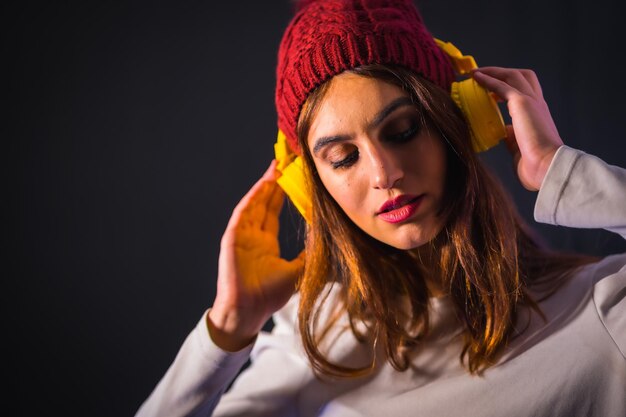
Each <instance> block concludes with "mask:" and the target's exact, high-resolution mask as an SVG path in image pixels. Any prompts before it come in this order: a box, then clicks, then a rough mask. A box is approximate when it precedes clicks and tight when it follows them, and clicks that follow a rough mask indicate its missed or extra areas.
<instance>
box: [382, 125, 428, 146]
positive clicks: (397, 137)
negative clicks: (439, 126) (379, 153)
mask: <svg viewBox="0 0 626 417" xmlns="http://www.w3.org/2000/svg"><path fill="white" fill-rule="evenodd" d="M419 130H420V128H419V125H418V124H417V123H416V122H412V123H411V126H410V127H409V128H408V129H406V130H403V131H401V132H399V133H394V134H390V135H389V136H387V140H388V141H389V142H393V143H404V142H408V141H410V140H411V139H413V138H414V137H415V136H416V135H417V134H418V133H419Z"/></svg>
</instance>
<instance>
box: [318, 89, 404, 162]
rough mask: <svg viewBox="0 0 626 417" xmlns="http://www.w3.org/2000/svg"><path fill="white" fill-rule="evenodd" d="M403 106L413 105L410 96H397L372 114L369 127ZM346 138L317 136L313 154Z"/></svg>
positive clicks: (379, 122)
mask: <svg viewBox="0 0 626 417" xmlns="http://www.w3.org/2000/svg"><path fill="white" fill-rule="evenodd" d="M404 106H413V101H412V100H411V98H410V97H398V98H397V99H395V100H393V101H392V102H391V103H389V104H387V105H386V106H385V107H384V108H383V109H382V110H381V111H379V112H378V114H376V116H374V119H373V120H372V122H371V123H370V127H376V126H378V125H379V124H381V123H382V122H383V120H385V119H386V118H387V116H389V115H390V114H391V113H393V112H394V111H396V110H397V109H398V108H400V107H404ZM347 139H348V138H347V137H346V136H341V135H337V136H324V137H321V138H317V139H316V140H315V145H314V146H313V154H314V155H317V153H318V152H319V150H320V149H322V148H323V147H324V146H326V145H328V144H331V143H336V142H342V141H344V140H347Z"/></svg>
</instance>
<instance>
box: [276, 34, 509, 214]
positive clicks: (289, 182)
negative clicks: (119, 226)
mask: <svg viewBox="0 0 626 417" xmlns="http://www.w3.org/2000/svg"><path fill="white" fill-rule="evenodd" d="M435 42H437V45H438V46H439V47H440V48H441V49H442V50H443V51H444V52H445V53H446V54H448V56H449V57H450V59H451V61H452V65H453V66H454V70H455V71H456V73H457V74H458V75H467V74H469V73H470V71H471V70H472V69H473V68H477V65H476V61H475V60H474V57H472V56H470V55H463V54H462V53H461V51H459V50H458V49H457V48H456V47H455V46H454V45H452V44H451V43H450V42H443V41H440V40H439V39H435ZM450 95H451V96H452V99H453V100H454V102H455V103H456V104H457V105H458V106H459V107H460V108H461V111H462V112H463V114H464V115H465V118H466V119H467V121H468V122H469V126H470V131H471V134H472V145H473V147H474V150H475V151H476V152H482V151H486V150H487V149H489V148H491V147H493V146H495V145H497V144H498V142H500V140H501V139H502V138H504V137H505V136H506V130H505V128H504V120H503V119H502V114H501V113H500V109H499V108H498V105H497V103H496V102H495V100H494V99H493V97H492V96H491V94H489V92H488V91H487V90H485V89H484V88H483V87H481V86H480V85H478V83H477V82H476V81H474V79H473V78H467V79H465V80H463V81H459V82H453V83H452V86H451V92H450ZM274 153H275V154H276V161H277V165H276V169H277V170H278V171H279V172H280V173H281V176H280V177H279V178H278V180H277V182H278V185H280V187H281V188H282V189H283V190H284V191H285V193H286V194H287V196H288V197H289V199H290V200H291V202H292V203H293V204H294V205H295V206H296V208H297V209H298V211H299V212H300V214H302V216H303V217H304V219H305V220H306V221H307V223H309V224H310V223H311V218H312V217H311V199H310V198H309V196H308V194H307V192H306V183H305V176H304V166H303V164H302V157H300V156H297V155H296V154H294V153H293V152H292V151H291V149H289V146H288V145H287V138H286V137H285V134H284V133H283V132H282V131H281V130H279V131H278V138H277V140H276V144H274Z"/></svg>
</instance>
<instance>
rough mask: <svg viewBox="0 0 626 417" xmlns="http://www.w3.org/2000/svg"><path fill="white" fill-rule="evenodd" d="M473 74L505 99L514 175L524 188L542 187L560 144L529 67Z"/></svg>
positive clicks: (480, 70)
mask: <svg viewBox="0 0 626 417" xmlns="http://www.w3.org/2000/svg"><path fill="white" fill-rule="evenodd" d="M473 77H474V79H475V80H476V82H478V84H480V85H482V86H483V87H485V88H486V89H488V90H490V91H492V92H493V93H494V94H495V95H496V96H498V97H499V98H500V99H501V100H502V101H505V102H506V104H507V107H508V110H509V114H510V115H511V121H512V125H509V126H507V138H506V139H505V141H506V143H507V147H508V149H509V151H510V152H511V154H512V155H513V161H514V164H515V167H516V170H517V176H518V178H519V180H520V182H521V183H522V185H523V186H524V188H526V189H528V190H531V191H537V190H539V188H540V187H541V184H542V182H543V179H544V177H545V176H546V172H547V171H548V168H549V167H550V163H551V162H552V159H553V158H554V154H555V153H556V151H557V150H558V149H559V147H560V146H561V145H563V141H562V140H561V137H560V136H559V132H558V131H557V129H556V126H555V124H554V121H553V120H552V116H551V115H550V110H549V109H548V105H547V103H546V102H545V100H544V99H543V93H542V91H541V85H540V84H539V80H538V79H537V76H536V75H535V73H534V72H533V71H532V70H528V69H510V68H501V67H481V68H478V69H476V70H474V72H473Z"/></svg>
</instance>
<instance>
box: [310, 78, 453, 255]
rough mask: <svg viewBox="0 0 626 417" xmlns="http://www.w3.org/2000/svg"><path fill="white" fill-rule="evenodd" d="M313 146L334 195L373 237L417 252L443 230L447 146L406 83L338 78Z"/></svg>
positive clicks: (317, 120)
mask: <svg viewBox="0 0 626 417" xmlns="http://www.w3.org/2000/svg"><path fill="white" fill-rule="evenodd" d="M308 146H309V149H310V151H311V155H312V156H313V161H314V163H315V166H316V168H317V171H318V173H319V176H320V179H321V180H322V183H323V184H324V185H325V187H326V189H327V190H328V192H329V193H330V195H331V196H332V197H333V198H334V199H335V201H337V203H338V204H339V206H340V207H341V208H342V209H343V211H344V212H345V213H346V214H347V215H348V217H349V218H350V219H351V220H352V221H353V222H354V223H355V224H356V225H357V226H358V227H360V228H361V229H362V230H363V231H365V232H366V233H367V234H369V235H370V236H372V237H373V238H375V239H377V240H379V241H381V242H384V243H386V244H388V245H390V246H393V247H395V248H398V249H413V248H417V247H419V246H421V245H423V244H424V243H426V242H428V241H430V240H431V239H433V238H434V237H435V236H436V235H437V233H438V232H439V231H440V230H441V228H442V225H443V220H444V219H441V218H440V217H438V216H437V213H438V211H439V209H440V206H441V201H442V197H443V191H444V183H445V173H446V151H445V148H444V145H443V143H442V140H441V139H440V138H439V137H438V136H433V135H431V133H430V132H429V131H428V129H427V127H426V126H423V125H422V121H421V120H420V117H419V113H418V111H417V109H416V107H415V106H414V105H413V104H412V103H411V100H410V98H409V96H408V94H406V93H405V92H403V91H402V90H401V89H400V88H398V87H396V86H394V85H392V84H388V83H386V82H383V81H380V80H377V79H374V78H368V77H363V76H359V75H355V74H352V73H343V74H340V75H338V76H335V77H334V78H333V81H332V82H331V84H330V86H329V88H328V90H327V91H326V94H325V95H324V98H323V99H322V101H321V103H320V106H319V107H318V109H317V112H316V114H315V116H314V118H313V120H312V123H311V127H310V130H309V135H308Z"/></svg>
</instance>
